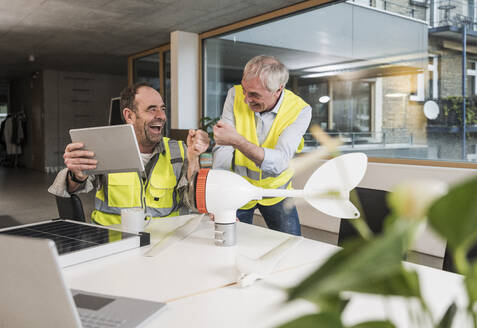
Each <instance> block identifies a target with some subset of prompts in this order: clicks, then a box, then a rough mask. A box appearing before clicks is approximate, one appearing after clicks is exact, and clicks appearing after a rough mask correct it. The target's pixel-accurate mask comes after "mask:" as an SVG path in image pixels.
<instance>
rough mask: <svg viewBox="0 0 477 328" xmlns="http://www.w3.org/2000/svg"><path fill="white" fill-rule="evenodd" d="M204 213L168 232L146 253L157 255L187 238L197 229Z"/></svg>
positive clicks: (150, 255)
mask: <svg viewBox="0 0 477 328" xmlns="http://www.w3.org/2000/svg"><path fill="white" fill-rule="evenodd" d="M204 215H205V214H199V215H195V216H193V217H192V218H190V219H189V220H187V222H186V223H184V224H183V225H181V226H180V227H178V228H176V229H174V230H172V231H170V232H168V233H167V234H166V235H165V236H164V237H163V238H162V239H161V240H159V241H158V242H157V243H156V244H154V245H153V246H151V247H150V248H149V250H148V251H147V252H146V253H145V254H144V255H145V256H149V257H152V256H156V255H157V254H159V253H161V252H162V251H164V250H165V249H166V248H168V247H170V246H172V245H174V244H175V243H177V242H179V241H181V240H182V239H184V238H186V237H187V236H188V235H190V234H191V233H192V232H194V231H195V229H197V227H198V226H199V224H200V221H201V220H202V218H203V217H204Z"/></svg>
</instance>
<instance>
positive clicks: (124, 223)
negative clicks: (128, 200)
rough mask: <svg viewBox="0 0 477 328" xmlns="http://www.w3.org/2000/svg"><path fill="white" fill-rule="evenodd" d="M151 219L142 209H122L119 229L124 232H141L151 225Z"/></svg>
mask: <svg viewBox="0 0 477 328" xmlns="http://www.w3.org/2000/svg"><path fill="white" fill-rule="evenodd" d="M146 218H149V220H146ZM151 220H152V217H151V215H149V214H146V213H144V209H142V208H137V207H135V208H124V209H122V210H121V228H122V229H123V230H126V231H134V232H141V231H144V229H146V227H147V226H148V225H149V223H151Z"/></svg>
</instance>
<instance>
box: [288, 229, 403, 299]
mask: <svg viewBox="0 0 477 328" xmlns="http://www.w3.org/2000/svg"><path fill="white" fill-rule="evenodd" d="M406 223H407V222H406V221H398V222H396V224H394V226H393V227H392V228H390V229H389V231H387V232H386V233H385V234H382V235H381V236H379V237H377V238H375V239H372V240H371V241H363V240H356V241H354V242H353V244H351V245H350V244H348V247H346V248H344V249H342V250H340V251H339V252H337V253H335V254H334V255H332V256H331V257H330V258H329V259H328V260H327V261H326V262H325V263H324V264H323V265H322V266H321V267H320V268H318V269H317V270H316V271H315V272H314V273H313V274H311V275H310V276H309V277H308V278H306V279H305V280H304V281H303V282H301V283H300V284H299V285H298V286H296V287H294V288H292V289H291V290H290V291H289V299H295V298H298V297H303V298H306V299H308V300H310V301H313V302H316V303H319V302H320V300H322V299H327V298H330V297H338V296H339V294H340V292H341V291H349V290H358V289H362V288H364V286H369V282H370V281H380V280H381V279H384V278H386V277H390V276H393V275H395V274H396V273H397V272H400V271H401V259H402V255H403V253H404V250H403V240H404V238H405V236H406V235H407V234H408V233H409V231H408V227H409V225H408V224H406Z"/></svg>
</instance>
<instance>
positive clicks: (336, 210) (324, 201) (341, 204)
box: [306, 197, 359, 219]
mask: <svg viewBox="0 0 477 328" xmlns="http://www.w3.org/2000/svg"><path fill="white" fill-rule="evenodd" d="M306 200H307V201H308V203H309V204H310V205H311V206H313V207H314V208H316V209H317V210H318V211H320V212H323V213H325V214H326V215H330V216H334V217H337V218H342V219H357V218H359V211H358V209H357V208H356V207H355V206H354V205H353V204H352V203H351V202H350V201H349V200H347V199H339V198H324V197H314V198H308V197H307V198H306Z"/></svg>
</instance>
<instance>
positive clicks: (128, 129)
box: [70, 124, 144, 174]
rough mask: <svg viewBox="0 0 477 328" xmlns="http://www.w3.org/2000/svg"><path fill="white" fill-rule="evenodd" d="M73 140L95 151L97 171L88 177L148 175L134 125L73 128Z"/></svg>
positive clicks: (88, 172) (90, 171) (90, 172)
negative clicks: (131, 173) (119, 173)
mask: <svg viewBox="0 0 477 328" xmlns="http://www.w3.org/2000/svg"><path fill="white" fill-rule="evenodd" d="M70 136H71V140H72V141H73V142H82V143H83V144H84V147H83V148H84V149H85V150H90V151H93V152H94V158H95V159H97V160H98V164H97V166H96V169H94V170H89V171H85V172H86V173H87V174H103V173H118V172H139V173H143V172H144V164H143V162H142V159H141V154H140V152H139V145H138V143H137V139H136V134H135V133H134V128H133V126H132V125H131V124H121V125H113V126H98V127H93V128H83V129H71V130H70Z"/></svg>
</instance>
